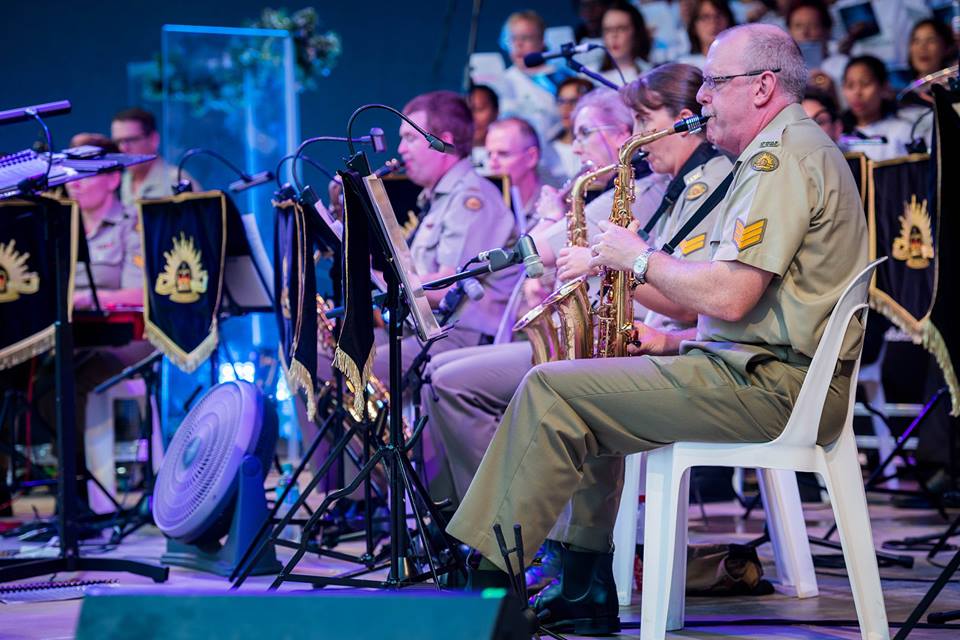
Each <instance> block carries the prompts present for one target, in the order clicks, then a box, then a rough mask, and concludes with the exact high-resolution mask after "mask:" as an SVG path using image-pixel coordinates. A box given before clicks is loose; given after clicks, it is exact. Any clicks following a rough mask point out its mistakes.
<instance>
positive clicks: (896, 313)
mask: <svg viewBox="0 0 960 640" xmlns="http://www.w3.org/2000/svg"><path fill="white" fill-rule="evenodd" d="M872 293H873V294H874V295H871V296H870V308H871V309H873V310H874V311H877V312H878V313H880V315H882V316H883V317H885V318H886V319H888V320H889V321H890V322H892V323H893V324H894V325H896V327H897V328H898V329H900V330H901V331H903V332H904V333H906V334H907V335H908V336H910V339H911V340H912V341H913V343H914V344H918V345H921V346H922V347H923V348H924V349H925V350H926V351H927V352H928V353H930V354H931V355H932V356H933V357H934V358H935V359H936V361H937V365H939V367H940V371H942V372H943V379H944V381H945V382H946V383H947V389H949V390H950V415H951V416H953V417H954V418H956V417H958V416H960V381H958V380H957V372H956V371H955V370H954V368H953V362H952V361H951V359H950V352H949V351H948V350H947V344H946V342H944V340H943V335H942V334H941V333H940V330H939V329H937V327H936V326H934V324H933V323H932V322H930V317H929V316H925V317H923V318H922V319H920V320H917V319H915V318H913V317H912V316H911V315H910V314H909V313H908V312H907V311H906V310H905V309H903V308H902V307H901V306H900V305H898V304H896V303H895V302H893V301H892V300H890V299H888V298H887V296H886V295H876V293H877V292H872ZM880 293H881V294H882V292H880Z"/></svg>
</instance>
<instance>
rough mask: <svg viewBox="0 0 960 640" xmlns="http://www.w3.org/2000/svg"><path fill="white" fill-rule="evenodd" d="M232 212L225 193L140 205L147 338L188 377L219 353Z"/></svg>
mask: <svg viewBox="0 0 960 640" xmlns="http://www.w3.org/2000/svg"><path fill="white" fill-rule="evenodd" d="M227 206H228V204H227V196H226V195H225V194H224V193H223V192H221V191H206V192H201V193H182V194H179V195H175V196H171V197H168V198H159V199H156V200H140V201H138V202H137V209H138V215H139V217H140V239H141V242H142V243H143V259H144V270H143V271H144V287H143V315H144V325H145V326H144V335H145V336H146V338H147V339H148V340H149V341H150V342H151V343H152V344H153V345H154V346H155V347H157V349H159V350H160V351H161V352H163V354H164V355H165V356H167V357H168V358H170V361H171V362H173V363H174V364H175V365H176V366H177V367H179V368H180V369H181V370H183V371H185V372H187V373H190V372H192V371H193V370H195V369H196V368H197V367H198V366H200V365H201V364H202V363H203V362H204V361H205V360H206V359H207V358H208V357H210V354H211V353H213V351H214V349H216V348H217V341H218V329H217V314H218V312H219V309H220V297H221V295H222V290H223V263H224V255H225V253H226V241H227V233H226V230H227Z"/></svg>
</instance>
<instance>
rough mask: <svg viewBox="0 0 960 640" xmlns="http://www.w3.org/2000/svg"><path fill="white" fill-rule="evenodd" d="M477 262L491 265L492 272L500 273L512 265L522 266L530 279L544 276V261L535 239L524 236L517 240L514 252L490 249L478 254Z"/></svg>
mask: <svg viewBox="0 0 960 640" xmlns="http://www.w3.org/2000/svg"><path fill="white" fill-rule="evenodd" d="M476 260H478V261H480V262H486V263H488V264H489V269H490V271H491V272H492V271H499V270H500V269H503V268H505V267H508V266H510V265H512V264H522V265H523V270H524V272H526V274H527V277H528V278H539V277H540V276H542V275H543V261H542V260H541V259H540V254H539V253H537V245H536V243H534V241H533V238H531V237H530V236H529V235H527V234H523V235H522V236H520V237H519V238H518V239H517V243H516V244H515V245H513V249H512V250H504V249H489V250H487V251H481V252H480V253H478V254H477V257H476Z"/></svg>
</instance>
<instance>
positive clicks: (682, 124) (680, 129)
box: [673, 116, 710, 133]
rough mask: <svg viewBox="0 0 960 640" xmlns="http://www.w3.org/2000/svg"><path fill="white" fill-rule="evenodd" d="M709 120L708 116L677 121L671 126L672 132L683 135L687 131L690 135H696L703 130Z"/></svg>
mask: <svg viewBox="0 0 960 640" xmlns="http://www.w3.org/2000/svg"><path fill="white" fill-rule="evenodd" d="M709 119H710V116H690V117H689V118H684V119H682V120H677V122H676V123H675V124H674V125H673V132H674V133H684V132H685V131H689V132H690V133H697V132H698V131H700V129H703V127H704V125H706V124H707V120H709Z"/></svg>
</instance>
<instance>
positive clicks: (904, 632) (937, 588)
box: [893, 551, 960, 640]
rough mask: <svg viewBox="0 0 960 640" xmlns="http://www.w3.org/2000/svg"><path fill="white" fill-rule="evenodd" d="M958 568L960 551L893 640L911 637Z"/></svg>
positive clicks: (959, 565) (903, 639)
mask: <svg viewBox="0 0 960 640" xmlns="http://www.w3.org/2000/svg"><path fill="white" fill-rule="evenodd" d="M958 567H960V551H957V552H956V553H955V554H954V555H953V559H952V560H950V562H949V563H948V564H947V566H946V567H944V569H943V571H941V572H940V575H939V576H937V581H936V582H934V583H933V584H932V585H931V586H930V590H929V591H927V593H926V594H924V596H923V599H922V600H920V602H919V603H918V604H917V606H916V608H914V610H913V611H912V612H910V617H909V618H907V620H906V622H904V623H903V626H902V627H900V631H898V632H897V635H896V636H894V638H893V640H905V638H906V637H907V636H908V635H910V632H911V631H913V629H914V628H915V627H916V626H917V623H918V622H920V618H922V617H923V614H924V613H926V611H927V609H929V608H930V605H931V604H933V601H934V600H936V598H937V596H938V595H940V592H941V591H942V590H943V588H944V587H945V586H946V585H947V583H948V582H949V581H950V578H952V577H953V574H954V573H956V572H957V568H958Z"/></svg>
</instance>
